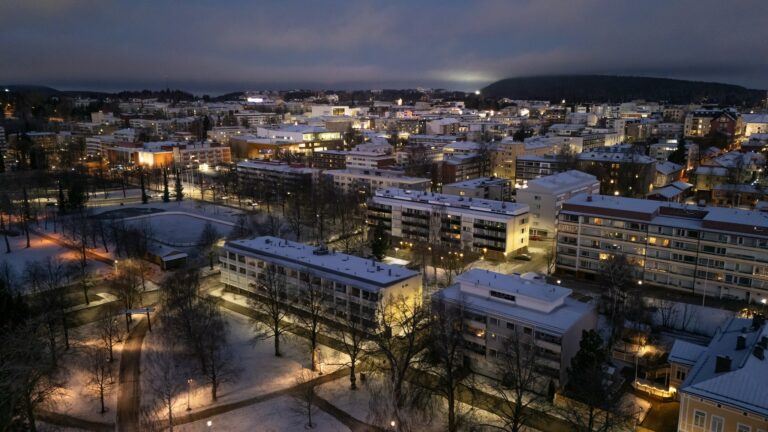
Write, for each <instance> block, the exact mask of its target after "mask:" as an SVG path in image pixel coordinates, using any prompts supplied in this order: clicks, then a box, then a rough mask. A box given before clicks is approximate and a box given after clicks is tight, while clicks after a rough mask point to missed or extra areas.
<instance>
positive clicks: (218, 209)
mask: <svg viewBox="0 0 768 432" xmlns="http://www.w3.org/2000/svg"><path fill="white" fill-rule="evenodd" d="M121 196H122V193H121ZM129 208H138V209H147V208H154V209H158V210H161V211H164V212H185V213H190V214H195V215H199V216H206V217H210V218H213V219H218V220H221V221H223V222H229V223H235V222H237V219H238V216H239V215H241V214H243V213H244V212H243V211H241V210H237V209H233V208H231V207H225V206H219V205H215V204H211V203H207V202H205V203H204V202H200V201H193V200H188V199H186V200H184V201H181V202H177V201H171V202H167V203H164V202H162V201H161V200H152V201H150V202H149V203H147V204H141V203H136V204H125V205H122V206H121V205H112V206H104V207H98V208H94V209H93V211H94V213H95V214H101V213H105V212H109V211H113V210H125V209H129Z"/></svg>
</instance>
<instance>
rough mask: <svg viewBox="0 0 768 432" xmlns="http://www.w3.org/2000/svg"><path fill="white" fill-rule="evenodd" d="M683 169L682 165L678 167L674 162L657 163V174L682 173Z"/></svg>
mask: <svg viewBox="0 0 768 432" xmlns="http://www.w3.org/2000/svg"><path fill="white" fill-rule="evenodd" d="M682 169H683V166H682V165H678V164H676V163H674V162H669V161H667V162H657V163H656V172H658V173H660V174H662V175H670V174H672V173H674V172H675V171H680V170H682Z"/></svg>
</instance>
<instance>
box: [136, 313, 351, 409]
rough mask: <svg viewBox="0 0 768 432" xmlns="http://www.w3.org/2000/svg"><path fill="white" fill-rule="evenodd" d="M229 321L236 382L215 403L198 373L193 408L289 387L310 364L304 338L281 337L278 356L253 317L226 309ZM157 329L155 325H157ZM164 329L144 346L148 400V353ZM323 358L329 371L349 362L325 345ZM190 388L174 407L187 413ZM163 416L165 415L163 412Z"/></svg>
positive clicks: (226, 386)
mask: <svg viewBox="0 0 768 432" xmlns="http://www.w3.org/2000/svg"><path fill="white" fill-rule="evenodd" d="M223 313H224V316H225V317H226V318H227V322H228V323H229V335H228V337H229V342H230V345H231V347H232V350H233V356H234V358H235V363H236V364H237V365H238V366H239V367H240V369H241V370H240V375H239V377H238V378H237V379H235V381H234V382H232V383H225V384H223V385H222V386H221V387H220V388H219V394H218V400H217V401H216V403H213V402H212V400H211V395H210V388H209V387H208V386H205V385H204V384H202V383H200V382H199V381H200V380H199V379H198V378H197V377H191V378H192V379H193V382H192V386H191V392H190V407H191V408H192V409H193V410H199V409H202V408H208V407H211V406H215V405H220V404H227V403H231V402H236V401H240V400H243V399H247V398H251V397H254V396H259V395H264V394H267V393H271V392H274V391H277V390H282V389H286V388H289V387H292V386H294V385H296V379H297V377H298V376H299V375H300V374H301V371H302V370H308V368H309V360H310V357H309V350H308V349H307V343H306V341H305V340H304V339H300V338H298V337H295V336H294V337H292V336H291V335H286V336H284V337H283V338H281V340H280V351H281V353H282V357H275V355H274V343H273V339H272V338H270V339H267V340H262V341H258V342H254V341H253V336H254V329H253V325H252V324H251V322H250V320H249V319H248V318H246V317H243V316H242V315H239V314H236V313H234V312H230V311H227V310H223ZM153 330H155V328H153ZM159 332H160V330H159V329H158V330H156V331H155V332H153V333H148V334H147V336H146V338H145V340H144V347H143V349H142V379H143V380H145V381H144V382H143V388H144V391H143V392H142V394H144V395H147V396H146V399H144V400H143V401H144V402H149V397H150V396H149V394H150V391H149V386H148V385H147V382H146V379H147V377H148V376H149V375H150V372H149V370H148V369H149V368H151V367H152V364H149V363H148V362H147V361H146V359H147V353H149V352H150V351H151V350H153V349H160V348H161V345H160V344H161V338H160V337H159ZM321 358H322V359H323V365H322V371H323V372H325V373H328V372H332V371H335V370H336V369H338V368H339V367H341V366H342V365H344V364H346V363H347V361H348V358H347V357H346V356H345V355H343V354H342V353H339V352H337V351H334V350H332V349H330V348H327V347H321ZM186 403H187V395H186V392H184V393H183V394H181V395H179V398H178V403H177V404H176V407H175V408H174V409H175V410H177V411H178V412H179V414H183V413H184V410H185V409H186ZM159 415H160V417H161V418H165V415H164V414H162V413H159Z"/></svg>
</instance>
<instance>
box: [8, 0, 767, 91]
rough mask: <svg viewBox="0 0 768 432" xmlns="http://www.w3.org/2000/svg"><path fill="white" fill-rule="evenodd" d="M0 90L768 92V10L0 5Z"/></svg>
mask: <svg viewBox="0 0 768 432" xmlns="http://www.w3.org/2000/svg"><path fill="white" fill-rule="evenodd" d="M0 59H2V60H0V83H4V84H44V85H51V86H55V87H59V88H68V89H73V88H78V89H83V88H89V89H101V90H116V89H121V88H144V87H155V88H157V87H161V86H163V87H164V86H166V85H168V86H171V87H182V88H186V89H189V90H192V91H196V92H210V93H221V92H225V91H230V90H241V89H262V88H293V87H312V88H320V87H325V88H384V87H416V86H424V87H437V86H439V87H447V88H454V89H461V90H472V89H475V88H479V87H482V86H483V85H485V84H488V83H490V82H492V81H494V80H496V79H499V78H505V77H511V76H526V75H538V74H570V73H599V74H628V75H630V74H631V75H645V76H662V77H672V78H685V79H697V80H707V81H722V82H729V83H735V84H741V85H745V86H748V87H754V88H768V0H733V1H725V2H724V1H722V0H680V1H676V0H643V1H634V0H558V1H554V0H552V1H550V0H531V1H523V0H478V1H469V0H467V1H453V0H434V1H432V0H408V1H397V0H389V1H365V0H353V1H336V0H315V1H311V0H305V1H298V0H274V1H256V0H242V1H234V0H233V1H224V0H222V1H214V0H211V1H193V0H189V1H162V0H147V1H144V0H131V1H117V0H115V1H109V0H82V1H80V0H0Z"/></svg>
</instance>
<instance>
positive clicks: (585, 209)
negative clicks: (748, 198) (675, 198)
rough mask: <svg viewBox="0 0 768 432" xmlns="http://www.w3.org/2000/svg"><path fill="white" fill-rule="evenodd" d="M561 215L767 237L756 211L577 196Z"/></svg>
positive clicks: (766, 218) (766, 224)
mask: <svg viewBox="0 0 768 432" xmlns="http://www.w3.org/2000/svg"><path fill="white" fill-rule="evenodd" d="M606 210H608V213H606ZM561 212H565V213H567V212H576V213H589V214H595V215H601V216H605V217H617V218H620V219H623V220H637V221H640V222H643V223H649V222H650V223H653V224H657V225H665V226H673V227H680V226H681V225H685V226H686V227H687V228H691V229H699V230H705V231H719V232H739V233H742V234H747V235H750V236H753V237H768V214H766V213H764V212H760V211H755V210H742V209H735V208H725V207H712V206H696V205H688V204H683V203H671V202H663V201H654V200H647V199H637V198H625V197H619V196H609V195H588V194H578V195H575V196H573V197H571V198H570V199H569V200H567V201H566V202H565V203H564V204H563V209H562V211H561Z"/></svg>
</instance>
